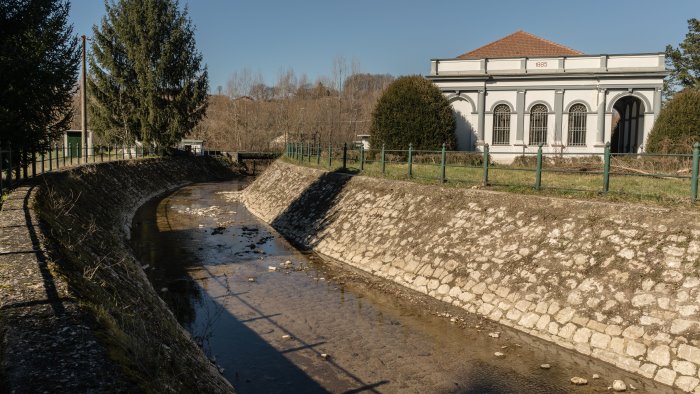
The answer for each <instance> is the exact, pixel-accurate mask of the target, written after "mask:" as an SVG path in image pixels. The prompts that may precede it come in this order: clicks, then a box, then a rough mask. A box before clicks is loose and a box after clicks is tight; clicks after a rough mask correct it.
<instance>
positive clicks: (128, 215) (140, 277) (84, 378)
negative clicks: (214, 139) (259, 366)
mask: <svg viewBox="0 0 700 394" xmlns="http://www.w3.org/2000/svg"><path fill="white" fill-rule="evenodd" d="M235 174H236V170H234V169H232V168H230V167H229V166H227V164H226V163H225V162H222V161H219V160H216V159H213V158H208V157H206V158H194V157H180V158H170V159H142V160H132V161H118V162H111V163H102V164H91V165H84V166H81V167H77V168H74V169H70V170H66V171H62V172H57V173H50V174H46V175H44V176H42V177H37V178H36V179H35V180H34V182H33V183H30V184H27V185H25V186H23V187H20V188H18V189H16V190H15V191H13V192H12V193H11V194H10V195H9V198H8V201H6V203H5V205H4V206H3V211H2V212H0V218H2V219H3V220H2V223H3V228H4V230H3V231H0V241H2V242H1V243H0V244H1V246H2V248H0V251H2V252H4V253H0V257H2V258H6V261H0V262H2V263H3V264H0V279H2V281H0V284H1V285H3V288H4V290H3V292H6V293H3V297H0V308H1V309H2V311H3V315H2V319H0V334H2V340H3V343H2V346H0V361H1V362H2V367H3V368H2V370H1V371H0V387H2V388H4V389H6V390H7V391H8V392H17V393H22V392H53V391H55V390H56V388H57V387H62V388H64V389H66V390H69V391H71V390H72V391H75V392H115V391H117V392H122V391H123V392H141V391H142V392H211V393H227V392H233V388H232V387H231V385H230V384H229V383H228V382H227V381H226V380H225V379H224V378H223V377H222V376H221V374H220V373H219V371H217V369H216V367H215V366H214V365H212V364H211V363H210V362H209V360H208V359H207V357H206V356H205V354H204V352H203V351H202V350H201V349H200V348H199V347H198V346H197V345H196V344H195V343H194V341H193V340H192V339H191V338H190V336H189V334H188V333H187V332H186V331H185V330H184V329H183V328H182V327H181V326H180V325H179V324H178V322H177V320H176V319H175V317H174V316H173V314H172V313H171V312H170V310H169V309H168V307H167V306H166V304H165V303H164V302H163V301H162V300H161V299H160V297H158V294H157V293H156V291H155V290H154V289H153V287H152V286H151V283H150V282H149V280H148V278H147V277H146V275H145V273H144V267H141V264H140V263H139V262H138V261H137V260H136V259H135V258H134V256H133V254H132V252H131V248H130V247H129V246H128V245H127V244H126V243H125V240H126V237H127V236H128V234H129V233H128V227H129V226H130V223H131V219H132V217H133V214H134V212H135V210H136V209H137V208H138V207H139V206H140V205H141V204H143V203H144V202H145V201H147V200H148V199H150V198H152V197H155V196H157V195H158V194H161V193H163V192H165V191H168V190H171V189H173V188H176V187H178V186H181V185H184V184H187V183H191V182H197V181H208V180H217V179H223V178H230V177H232V176H234V175H235ZM10 231H12V233H10ZM27 249H29V250H30V251H31V252H30V251H27ZM5 252H6V253H5ZM13 253H19V254H18V255H17V256H26V259H25V260H26V261H24V260H19V257H13V256H15V255H13ZM18 273H21V274H22V275H21V277H20V275H18ZM18 277H20V279H19V280H18ZM8 286H9V288H8ZM47 299H48V301H47ZM47 303H50V304H51V305H52V306H53V308H49V307H46V304H47ZM73 339H75V341H73V342H76V344H75V345H70V344H71V343H73V342H70V340H73ZM66 343H68V344H69V345H70V346H69V347H68V348H67V347H66ZM37 349H40V350H37ZM76 349H87V351H82V353H80V352H78V354H74V353H76ZM95 355H97V356H95ZM93 359H94V360H93ZM85 360H87V361H85ZM54 370H55V372H56V373H53V374H52V373H50V372H51V371H54ZM106 370H109V371H112V370H114V371H116V372H114V373H113V375H114V376H116V377H115V378H113V379H107V377H111V375H110V376H107V375H106V372H105V371H106ZM100 374H102V375H103V377H104V378H103V381H101V380H100V379H101V378H100V377H99V376H100ZM93 375H95V376H93ZM2 388H0V391H3V390H2Z"/></svg>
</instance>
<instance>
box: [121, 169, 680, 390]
mask: <svg viewBox="0 0 700 394" xmlns="http://www.w3.org/2000/svg"><path fill="white" fill-rule="evenodd" d="M245 186H246V181H245V180H236V181H232V182H223V183H202V184H195V185H190V186H186V187H183V188H181V189H179V190H177V191H175V192H173V193H170V194H169V195H167V196H165V197H163V196H161V197H159V198H156V199H154V200H152V201H150V202H148V203H147V204H145V205H144V206H142V207H141V208H140V209H139V210H138V211H137V213H136V215H135V217H134V219H133V223H132V234H131V243H132V247H133V249H134V252H135V254H136V256H137V258H139V260H140V261H141V263H142V264H143V266H144V267H145V270H146V273H147V274H148V276H149V278H150V279H151V281H152V283H153V286H154V288H155V289H156V290H157V291H158V292H159V293H160V295H161V297H162V298H163V299H164V300H165V301H166V303H167V304H168V305H169V306H170V308H171V310H172V311H173V313H174V314H175V316H176V317H177V318H178V320H179V321H180V323H181V324H182V325H183V326H184V327H185V328H186V329H187V330H188V331H189V332H190V333H192V335H193V337H194V338H195V339H196V340H197V341H198V343H199V344H200V345H201V346H202V348H203V349H204V350H205V352H206V353H207V355H208V356H209V357H210V358H211V359H212V360H214V362H215V363H216V364H217V365H218V366H219V367H220V369H221V371H222V372H223V374H224V376H225V377H226V378H227V379H228V380H229V381H230V382H231V383H232V384H233V385H234V386H235V388H236V390H237V391H238V392H239V393H359V392H382V393H569V392H581V393H583V392H586V393H588V392H608V390H609V389H608V386H610V385H611V384H612V381H613V379H622V380H624V381H625V382H626V383H627V385H628V386H630V385H631V386H634V387H635V388H636V389H637V390H636V392H664V391H668V392H671V390H670V388H669V389H668V390H666V389H665V388H661V387H658V386H656V385H654V384H653V383H652V382H649V381H647V380H644V379H641V378H639V377H637V376H635V375H632V374H629V373H626V372H624V371H622V370H620V369H618V368H615V367H613V366H611V365H608V364H606V363H603V362H598V361H595V360H591V359H589V358H587V357H585V356H583V355H580V354H576V353H574V352H571V351H568V350H565V349H561V348H559V347H557V346H556V345H553V344H548V343H546V342H544V341H541V340H537V339H535V338H532V337H529V336H528V335H525V334H522V333H519V332H517V331H515V330H512V329H509V328H507V327H502V326H499V325H497V324H494V323H491V322H488V321H485V320H481V319H479V318H477V317H475V316H471V315H469V314H467V313H466V312H463V311H461V310H457V309H456V308H453V307H451V306H448V305H445V304H442V303H440V302H437V301H434V300H432V299H429V298H428V297H427V296H423V295H419V294H417V293H413V292H411V291H407V290H402V289H400V288H398V286H395V285H393V284H389V283H385V282H383V281H381V280H378V279H372V278H368V277H367V275H364V274H361V273H357V272H354V271H352V270H350V269H348V268H345V267H342V266H339V265H336V264H335V263H332V262H326V261H324V260H323V259H322V258H320V257H319V256H316V255H314V254H310V253H303V252H301V251H298V250H297V249H295V248H294V247H293V246H292V245H290V244H289V243H288V242H287V241H286V240H285V239H284V238H283V237H281V236H280V235H279V234H278V233H277V232H275V230H274V229H272V228H271V227H270V226H269V225H267V224H266V223H264V222H262V221H260V220H259V219H257V218H256V217H254V216H253V215H252V214H251V213H249V212H248V210H247V209H246V208H245V206H243V205H242V204H241V203H239V202H238V201H237V198H236V195H237V193H239V192H240V191H241V190H242V189H243V188H244V187H245ZM497 352H498V353H501V354H502V355H499V356H497V355H496V354H495V353H497ZM541 364H549V365H550V366H551V368H549V369H543V368H541ZM594 374H596V375H599V378H598V379H594V378H593V375H594ZM574 376H580V377H583V378H586V379H587V380H588V384H587V385H585V386H574V385H572V384H571V382H570V379H571V378H572V377H574ZM628 391H630V390H628Z"/></svg>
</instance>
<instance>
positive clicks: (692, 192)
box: [690, 142, 700, 203]
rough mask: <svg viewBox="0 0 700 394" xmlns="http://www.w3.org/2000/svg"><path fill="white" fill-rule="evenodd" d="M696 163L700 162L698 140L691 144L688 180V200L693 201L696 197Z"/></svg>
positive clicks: (699, 144)
mask: <svg viewBox="0 0 700 394" xmlns="http://www.w3.org/2000/svg"><path fill="white" fill-rule="evenodd" d="M698 164H700V142H696V143H694V144H693V171H692V174H693V176H692V179H691V180H690V202H691V203H695V201H696V200H697V199H698Z"/></svg>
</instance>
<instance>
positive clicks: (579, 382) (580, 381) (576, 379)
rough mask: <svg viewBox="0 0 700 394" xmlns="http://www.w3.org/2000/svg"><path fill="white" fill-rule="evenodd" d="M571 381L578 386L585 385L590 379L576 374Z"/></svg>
mask: <svg viewBox="0 0 700 394" xmlns="http://www.w3.org/2000/svg"><path fill="white" fill-rule="evenodd" d="M571 383H572V384H575V385H577V386H583V385H584V384H588V380H586V379H584V378H582V377H579V376H574V377H573V378H571Z"/></svg>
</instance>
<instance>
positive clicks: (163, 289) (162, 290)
mask: <svg viewBox="0 0 700 394" xmlns="http://www.w3.org/2000/svg"><path fill="white" fill-rule="evenodd" d="M166 291H168V288H167V287H163V288H162V289H160V292H161V293H165V292H166Z"/></svg>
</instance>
